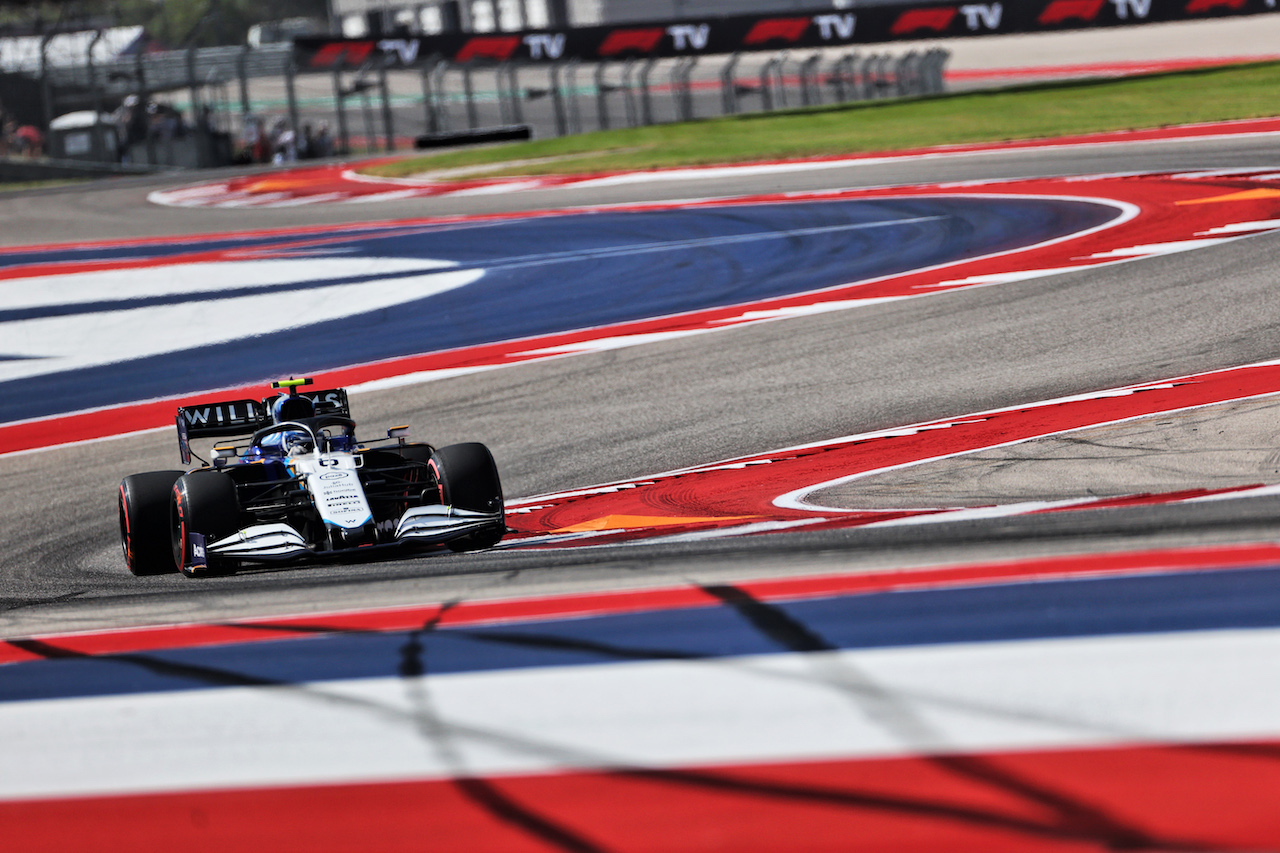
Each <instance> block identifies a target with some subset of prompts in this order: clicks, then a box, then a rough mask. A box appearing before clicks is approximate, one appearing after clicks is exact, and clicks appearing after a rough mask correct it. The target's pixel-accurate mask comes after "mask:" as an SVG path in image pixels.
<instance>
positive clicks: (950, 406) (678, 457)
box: [0, 137, 1280, 637]
mask: <svg viewBox="0 0 1280 853" xmlns="http://www.w3.org/2000/svg"><path fill="white" fill-rule="evenodd" d="M1277 166H1280V152H1277V151H1276V149H1275V142H1274V139H1272V138H1269V137H1261V138H1258V139H1251V138H1243V139H1238V140H1222V139H1217V140H1212V141H1199V142H1195V141H1192V142H1164V143H1149V144H1143V145H1138V146H1098V147H1094V148H1090V149H1087V150H1079V151H1074V150H1070V149H1065V150H1044V151H1040V152H1008V153H1002V154H994V155H993V154H974V155H965V156H957V157H948V158H935V159H926V160H918V161H900V162H888V163H879V164H876V165H874V166H865V165H864V166H851V167H847V168H841V169H838V170H826V171H822V172H818V173H808V174H794V175H771V176H766V177H759V178H742V179H739V180H736V181H725V180H723V179H721V180H716V181H713V182H686V183H681V184H678V185H673V184H670V183H664V182H654V183H652V184H634V185H629V186H627V187H624V188H616V187H615V188H601V189H595V190H573V191H568V190H548V191H540V192H531V193H515V194H504V195H495V196H478V197H472V198H467V199H459V198H450V199H415V200H413V201H412V202H401V203H396V202H388V203H385V204H378V205H363V206H359V207H356V208H354V209H353V208H350V207H327V206H323V205H317V206H312V207H306V208H293V209H286V210H240V211H225V210H190V211H186V210H184V211H174V210H170V209H162V208H158V207H155V206H153V205H149V204H147V203H146V202H145V196H146V194H147V193H148V192H150V191H152V190H154V189H156V188H159V187H162V186H165V185H166V183H165V182H164V181H161V180H147V181H136V182H130V183H118V184H110V185H104V186H102V187H97V188H92V189H88V190H83V189H77V190H74V191H72V190H65V191H59V190H53V191H44V192H34V193H24V194H16V195H15V194H8V195H7V196H6V197H4V198H0V219H3V220H4V221H5V222H6V227H5V228H4V229H3V231H0V242H2V243H3V244H4V245H6V246H20V245H27V244H33V243H47V242H50V241H55V242H60V243H61V242H70V241H94V240H105V239H115V238H123V237H140V236H169V235H180V234H205V233H218V232H232V231H245V230H252V229H267V228H279V227H286V226H296V225H315V224H334V223H341V222H345V221H350V220H352V219H355V218H358V220H359V221H374V220H392V219H400V218H411V217H424V216H431V215H438V214H446V213H447V214H458V213H481V212H499V211H502V212H506V211H521V210H541V209H550V208H558V207H572V206H576V205H589V204H610V203H622V202H630V201H644V200H666V199H673V198H705V197H709V196H714V197H719V196H730V195H737V194H748V193H757V192H766V191H767V192H775V191H786V190H813V189H829V188H833V187H859V186H885V185H895V184H915V183H922V182H933V181H957V180H978V179H992V178H1007V177H1037V176H1061V175H1077V174H1079V175H1084V174H1095V173H1107V172H1123V171H1133V170H1185V169H1193V168H1194V169H1203V168H1231V167H1257V168H1264V169H1265V168H1276V167H1277ZM1278 266H1280V236H1277V235H1274V234H1265V233H1264V234H1260V235H1258V236H1253V237H1249V238H1247V239H1243V240H1238V241H1235V242H1231V243H1227V244H1223V245H1217V246H1213V247H1209V248H1205V249H1202V250H1198V251H1194V252H1183V253H1179V254H1174V255H1167V256H1163V257H1154V258H1147V259H1143V260H1141V261H1138V262H1134V263H1128V264H1122V265H1117V266H1110V267H1106V268H1101V269H1096V270H1091V271H1088V272H1085V273H1068V274H1064V275H1059V276H1052V277H1047V278H1042V279H1037V280H1033V281H1027V282H1022V283H1020V284H1019V285H1018V286H1017V287H1015V288H974V289H970V290H964V291H960V292H955V293H948V294H939V295H936V296H933V297H931V298H927V299H915V300H908V301H906V302H899V303H891V304H885V305H878V306H871V307H864V308H862V309H860V310H858V311H856V312H834V313H829V314H821V315H817V316H812V317H800V318H793V319H788V320H786V321H783V322H776V323H767V324H762V325H757V326H750V327H745V328H740V329H731V330H726V331H722V332H719V333H717V334H713V335H701V336H694V337H690V338H685V339H681V340H674V341H666V342H659V343H653V344H649V345H645V346H639V347H632V348H627V349H621V350H613V351H609V352H604V353H596V354H589V355H582V356H577V357H574V358H569V359H562V360H551V361H544V362H539V363H535V364H528V365H523V366H517V367H511V368H507V369H504V370H499V371H493V372H489V373H480V374H474V375H469V376H464V377H458V378H454V379H447V380H440V381H435V382H431V383H426V384H418V385H410V386H406V387H401V388H396V389H391V390H386V391H376V392H369V393H364V394H360V395H358V396H357V397H356V398H355V401H354V404H355V407H356V409H357V415H358V417H359V419H360V420H361V421H362V422H366V423H371V424H375V425H380V424H385V425H390V424H392V423H402V422H408V423H410V424H413V425H414V427H415V429H416V432H417V433H418V435H419V436H421V437H423V438H425V439H427V440H430V441H432V443H435V444H447V443H451V442H454V441H464V440H478V441H483V442H485V443H487V444H489V445H490V446H491V447H492V448H493V450H494V453H495V456H496V457H497V460H498V464H499V467H500V470H501V471H502V474H503V479H504V486H505V491H506V492H507V494H508V496H523V495H532V494H540V493H547V492H552V491H555V490H561V489H569V488H575V487H582V486H585V485H590V484H594V483H601V482H609V481H614V480H619V479H624V478H628V477H637V476H643V475H647V474H651V473H654V472H657V471H663V470H671V469H674V468H678V467H683V466H689V465H698V464H705V463H708V462H712V461H715V460H718V459H726V458H731V457H735V456H740V455H744V454H749V453H756V452H763V451H767V450H770V449H774V448H779V447H785V446H790V445H797V444H801V443H806V442H813V441H821V440H825V439H830V438H832V437H836V436H842V435H849V434H854V433H860V432H867V431H871V430H876V429H887V428H892V427H895V426H900V425H902V424H908V423H918V422H923V421H929V420H932V419H937V418H945V417H951V416H956V415H960V414H964V413H967V412H974V411H980V410H987V409H995V408H999V407H1004V406H1013V405H1017V404H1021V403H1027V402H1032V401H1037V400H1045V399H1050V398H1055V397H1063V396H1067V395H1072V394H1079V393H1084V392H1089V391H1095V390H1097V389H1102V388H1109V387H1116V386H1120V385H1126V384H1131V383H1139V382H1147V381H1155V380H1160V379H1165V378H1168V377H1172V376H1178V375H1183V374H1190V373H1196V372H1203V371H1208V370H1214V369H1219V368H1227V367H1233V366H1236V365H1242V364H1249V363H1256V362H1261V361H1266V360H1269V359H1273V358H1275V357H1276V355H1277V352H1278V351H1280V300H1278V299H1277V298H1276V297H1275V293H1274V275H1275V270H1276V269H1277V267H1278ZM1275 413H1276V406H1275V405H1274V404H1273V403H1268V402H1266V401H1263V402H1255V403H1253V404H1250V405H1249V406H1237V407H1232V408H1230V409H1229V410H1222V411H1218V412H1216V413H1214V414H1213V415H1212V416H1205V417H1204V418H1203V420H1202V421H1201V422H1200V425H1202V426H1204V427H1205V429H1206V431H1208V430H1209V429H1210V426H1209V425H1210V424H1212V425H1213V426H1212V429H1214V430H1216V431H1217V432H1218V434H1219V435H1220V436H1224V438H1222V439H1221V441H1220V442H1219V443H1217V444H1216V445H1215V446H1214V448H1213V449H1212V451H1211V452H1203V453H1201V452H1198V449H1199V447H1200V445H1198V444H1197V443H1196V440H1195V436H1194V435H1193V433H1195V431H1196V429H1197V428H1198V427H1197V426H1196V424H1194V423H1190V422H1189V421H1188V419H1186V418H1181V419H1171V420H1170V422H1169V425H1168V428H1167V429H1160V428H1154V427H1153V428H1150V429H1148V430H1146V431H1145V432H1143V431H1140V430H1139V431H1136V432H1135V433H1134V434H1133V435H1129V436H1128V437H1127V440H1126V441H1125V442H1119V443H1110V444H1109V443H1108V442H1094V443H1093V447H1092V450H1091V452H1090V453H1089V454H1087V455H1086V456H1087V458H1084V459H1081V458H1077V457H1079V456H1080V454H1074V453H1068V452H1063V449H1062V447H1063V445H1062V444H1061V442H1059V443H1056V444H1055V443H1053V442H1048V443H1044V444H1041V445H1037V446H1036V447H1032V448H1031V449H1029V450H1026V451H1025V454H1026V455H1027V456H1029V457H1031V458H1032V459H1033V460H1035V461H1038V464H1036V465H1028V466H1023V469H1024V470H1023V473H1022V474H1021V475H1020V476H1019V477H1018V479H1017V482H1016V484H1012V485H1011V484H1009V483H1005V484H1003V485H1001V484H999V483H995V484H994V486H993V485H992V482H993V481H988V486H991V488H988V494H987V496H988V497H989V496H990V492H991V491H992V488H994V489H995V490H997V491H999V490H1001V489H1004V490H1011V491H1014V492H1016V493H1017V494H1018V495H1020V496H1027V495H1035V496H1045V497H1052V496H1060V495H1062V494H1063V493H1064V492H1066V493H1070V492H1072V491H1073V490H1075V491H1079V490H1086V491H1087V489H1088V488H1089V483H1090V482H1091V481H1094V480H1095V479H1096V478H1095V477H1092V476H1091V474H1090V472H1095V473H1097V472H1104V471H1111V472H1114V471H1115V465H1116V463H1117V461H1118V460H1121V459H1122V460H1123V464H1124V465H1125V466H1126V470H1130V471H1133V472H1136V473H1135V474H1134V475H1133V480H1134V481H1135V482H1143V483H1148V482H1150V481H1152V480H1158V481H1159V483H1160V485H1161V487H1163V488H1169V489H1176V488H1197V487H1201V486H1204V485H1206V484H1207V483H1210V482H1212V483H1219V482H1222V481H1223V480H1224V479H1226V480H1233V481H1235V482H1240V483H1275V482H1277V480H1280V475H1278V474H1277V468H1278V467H1280V465H1278V464H1277V455H1276V453H1275V452H1274V451H1273V450H1271V447H1272V446H1274V441H1275V430H1274V423H1275V417H1274V415H1275ZM1219 422H1229V429H1230V430H1231V432H1230V433H1228V427H1227V426H1222V428H1221V429H1219V427H1220V426H1221V424H1220V423H1219ZM173 455H174V440H173V437H172V435H171V434H170V433H168V432H164V433H159V432H155V433H146V434H142V435H137V436H131V437H125V438H119V439H114V440H110V441H105V442H97V443H91V444H87V445H84V446H78V447H69V448H60V449H54V450H49V451H44V452H37V453H29V454H21V455H14V456H8V457H3V458H0V491H2V493H3V494H4V495H5V501H4V504H3V507H2V508H0V513H2V514H0V589H2V591H0V633H3V634H4V635H5V636H8V637H15V636H22V635H29V634H37V633H45V632H53V631H64V630H77V629H89V628H96V627H105V626H112V625H135V624H154V623H165V622H173V621H185V620H188V619H199V620H202V621H208V620H220V619H228V618H234V617H237V616H250V615H261V614H271V613H280V612H308V611H319V610H334V609H349V608H358V607H366V606H382V605H389V604H407V603H417V602H428V601H463V600H475V599H485V598H501V597H508V596H517V595H530V594H541V593H549V592H569V591H584V590H593V589H608V588H633V587H644V586H652V585H661V584H668V583H671V582H675V581H686V582H688V581H692V582H702V583H707V582H713V581H717V580H725V579H733V578H748V577H753V576H765V575H783V574H789V573H797V574H812V573H814V572H818V571H836V570H841V571H847V570H857V569H859V568H869V567H885V566H899V565H914V564H929V563H936V562H939V561H944V560H945V561H948V562H955V561H961V560H966V559H980V558H983V559H985V558H992V557H1011V556H1030V555H1037V554H1048V553H1070V552H1075V551H1087V550H1113V549H1129V548H1135V547H1155V546H1165V545H1178V544H1188V543H1211V542H1232V541H1258V540H1265V539H1270V538H1273V537H1274V533H1275V524H1274V518H1275V514H1276V512H1277V511H1278V510H1280V502H1278V501H1277V500H1276V499H1275V498H1257V499H1249V500H1233V501H1221V502H1216V503H1202V504H1182V505H1176V506H1161V507H1134V508H1127V509H1107V510H1095V511H1081V512H1076V513H1072V514H1069V515H1058V516H1032V517H1024V518H1019V519H998V520H985V521H984V520H969V521H963V522H955V523H942V524H935V525H929V526H925V527H912V528H885V529H875V530H857V529H854V530H843V531H827V532H817V533H789V534H776V535H773V536H769V537H752V538H749V539H735V540H720V541H712V542H687V543H681V544H663V545H632V546H627V545H623V546H615V547H608V548H598V549H585V550H581V551H576V552H575V551H556V552H546V551H509V552H491V553H483V554H472V555H465V556H453V555H448V556H426V557H422V558H418V559H411V560H402V561H393V562H385V563H371V564H365V565H358V566H330V567H317V568H309V569H305V570H297V569H293V570H286V571H262V572H246V573H242V574H239V575H236V576H235V577H231V578H220V579H216V580H210V581H206V582H192V581H189V580H187V579H184V578H182V577H179V576H176V575H175V576H169V577H160V578H150V579H137V578H133V577H131V576H129V575H128V574H127V572H125V570H124V567H123V564H122V561H121V558H120V555H119V546H118V544H117V535H116V529H115V527H116V520H115V507H114V502H115V487H116V484H117V483H118V482H119V479H120V478H121V476H123V475H124V474H126V473H130V472H133V471H138V470H148V469H152V468H156V467H163V466H164V465H166V464H168V462H169V461H171V459H172V457H173ZM997 456H998V455H997ZM1174 457H1176V458H1177V459H1178V464H1177V465H1170V459H1171V458H1174ZM1007 463H1008V459H1007V458H1004V459H1001V458H995V459H991V460H990V464H991V468H990V469H989V471H987V472H985V473H991V472H994V471H997V470H1005V469H1007V468H1008V464H1007ZM975 465H981V460H980V459H976V458H969V459H967V460H966V461H965V463H964V464H949V463H940V464H938V465H934V466H927V467H928V470H927V472H925V474H926V475H927V476H926V477H925V479H926V480H927V484H928V485H927V488H928V490H930V491H931V492H933V493H934V494H936V495H937V497H938V498H939V499H940V500H942V501H943V502H944V503H945V502H947V500H948V497H949V496H954V498H955V502H956V503H958V504H960V503H964V502H965V501H966V500H970V499H972V498H974V497H975V495H974V493H973V492H974V482H975V474H974V466H975ZM1064 472H1067V473H1064ZM1072 481H1075V482H1078V483H1079V485H1078V486H1073V485H1071V483H1072ZM886 488H887V487H886Z"/></svg>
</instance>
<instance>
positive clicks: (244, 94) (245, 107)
mask: <svg viewBox="0 0 1280 853" xmlns="http://www.w3.org/2000/svg"><path fill="white" fill-rule="evenodd" d="M250 50H252V48H250V47H249V45H247V44H246V45H245V46H244V47H242V48H240V55H239V56H238V57H236V76H237V77H239V78H240V114H241V115H246V116H247V115H249V113H251V112H253V110H252V106H251V104H250V103H249V51H250ZM334 73H335V74H336V73H337V72H334Z"/></svg>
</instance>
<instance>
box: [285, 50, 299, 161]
mask: <svg viewBox="0 0 1280 853" xmlns="http://www.w3.org/2000/svg"><path fill="white" fill-rule="evenodd" d="M284 96H285V100H286V101H287V102H288V105H289V129H290V130H292V131H293V140H294V145H295V146H296V145H297V144H298V140H300V139H301V138H302V133H301V131H302V118H301V116H300V115H299V113H298V70H297V68H295V67H294V64H293V55H292V54H290V56H289V58H288V59H286V60H285V62H284Z"/></svg>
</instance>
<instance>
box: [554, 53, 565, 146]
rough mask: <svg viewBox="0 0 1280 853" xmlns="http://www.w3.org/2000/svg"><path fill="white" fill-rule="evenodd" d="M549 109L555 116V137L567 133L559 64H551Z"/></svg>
mask: <svg viewBox="0 0 1280 853" xmlns="http://www.w3.org/2000/svg"><path fill="white" fill-rule="evenodd" d="M550 73H551V108H552V110H553V111H554V112H555V116H556V136H564V135H565V134H567V133H568V132H569V123H568V121H566V117H565V112H564V90H563V89H561V87H560V63H559V62H553V63H552V64H551V72H550Z"/></svg>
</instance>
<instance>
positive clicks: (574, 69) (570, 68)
mask: <svg viewBox="0 0 1280 853" xmlns="http://www.w3.org/2000/svg"><path fill="white" fill-rule="evenodd" d="M578 64H579V63H578V60H576V59H571V60H569V61H568V62H566V63H565V65H564V85H565V90H566V91H565V94H566V96H567V97H568V99H569V132H570V133H582V109H581V105H580V104H579V103H578Z"/></svg>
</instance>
